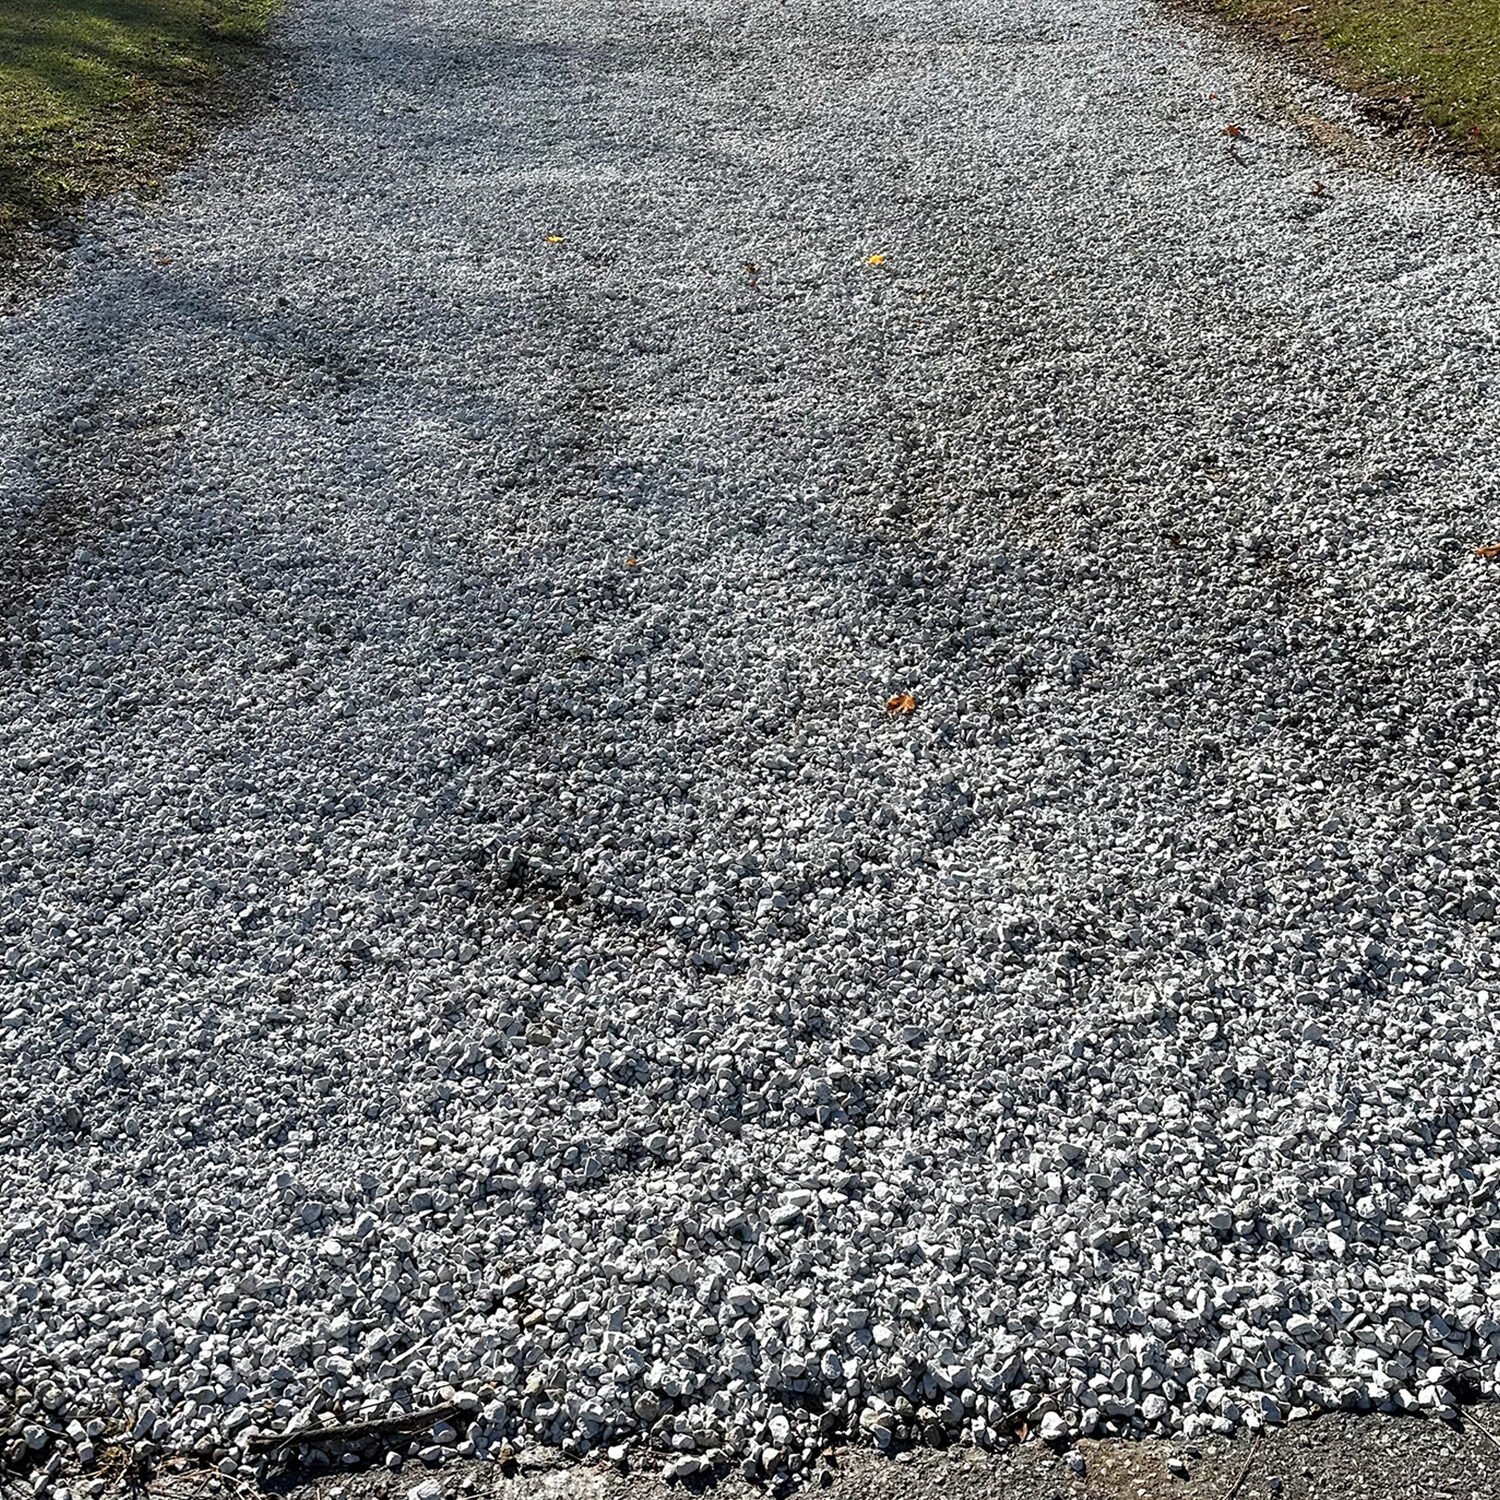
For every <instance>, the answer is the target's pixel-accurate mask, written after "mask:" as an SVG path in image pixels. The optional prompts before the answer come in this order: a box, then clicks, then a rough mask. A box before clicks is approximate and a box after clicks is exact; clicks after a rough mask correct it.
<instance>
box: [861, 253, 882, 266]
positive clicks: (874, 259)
mask: <svg viewBox="0 0 1500 1500" xmlns="http://www.w3.org/2000/svg"><path fill="white" fill-rule="evenodd" d="M865 264H866V265H867V266H883V265H884V264H885V256H883V255H880V254H876V255H867V256H865Z"/></svg>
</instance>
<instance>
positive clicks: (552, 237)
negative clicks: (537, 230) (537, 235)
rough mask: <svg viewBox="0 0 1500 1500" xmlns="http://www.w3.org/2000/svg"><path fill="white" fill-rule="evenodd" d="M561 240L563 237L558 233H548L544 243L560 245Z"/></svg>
mask: <svg viewBox="0 0 1500 1500" xmlns="http://www.w3.org/2000/svg"><path fill="white" fill-rule="evenodd" d="M562 242H563V237H562V236H561V235H560V234H549V235H548V236H547V239H546V243H547V244H549V245H560V244H562Z"/></svg>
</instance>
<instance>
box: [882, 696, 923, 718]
mask: <svg viewBox="0 0 1500 1500" xmlns="http://www.w3.org/2000/svg"><path fill="white" fill-rule="evenodd" d="M885 711H886V712H887V713H888V714H911V713H915V712H916V711H917V700H916V699H915V698H914V697H912V695H911V694H910V693H892V694H891V696H890V697H889V698H887V699H886V700H885Z"/></svg>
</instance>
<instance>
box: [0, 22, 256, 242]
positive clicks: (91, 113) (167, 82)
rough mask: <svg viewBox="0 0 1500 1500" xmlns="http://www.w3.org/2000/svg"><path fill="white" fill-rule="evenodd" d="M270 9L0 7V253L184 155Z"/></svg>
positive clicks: (150, 174)
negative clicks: (25, 234) (19, 237)
mask: <svg viewBox="0 0 1500 1500" xmlns="http://www.w3.org/2000/svg"><path fill="white" fill-rule="evenodd" d="M277 3H278V0H0V249H4V248H5V247H6V244H7V243H8V242H12V241H13V240H14V238H15V236H16V234H17V233H18V232H19V231H21V230H23V229H25V228H27V227H29V226H32V225H36V224H40V223H44V222H46V221H47V220H48V219H51V218H54V217H55V216H57V215H58V214H62V213H66V212H68V211H69V210H70V209H71V208H74V207H76V206H77V204H78V203H79V202H80V201H81V200H82V199H84V198H87V197H91V196H94V195H96V194H99V193H104V192H109V191H110V190H112V189H114V188H118V187H121V186H123V185H125V184H126V183H132V182H141V181H145V180H149V179H150V178H151V177H152V175H153V174H154V173H155V172H157V171H158V170H159V169H161V168H162V167H164V166H166V165H168V164H170V163H172V162H175V161H178V160H180V159H181V158H182V156H183V155H184V154H185V153H186V152H187V151H188V150H189V149H190V148H191V146H192V144H193V141H194V139H195V138H196V134H197V127H198V126H199V124H201V122H202V120H203V119H204V118H205V113H206V111H208V110H210V109H211V108H213V107H214V106H215V105H216V103H217V102H218V92H217V90H216V89H215V84H216V83H217V82H218V81H219V80H220V79H221V78H222V77H223V76H224V74H225V71H226V69H228V68H230V67H232V66H233V65H234V64H236V63H237V62H239V61H240V60H242V59H243V58H244V56H245V55H246V53H247V51H248V49H249V48H250V46H251V44H252V43H253V42H254V40H255V39H256V37H258V36H259V34H260V32H261V30H262V29H263V28H264V26H265V24H266V22H267V21H268V20H269V19H270V17H271V13H272V11H273V10H274V9H275V8H276V5H277Z"/></svg>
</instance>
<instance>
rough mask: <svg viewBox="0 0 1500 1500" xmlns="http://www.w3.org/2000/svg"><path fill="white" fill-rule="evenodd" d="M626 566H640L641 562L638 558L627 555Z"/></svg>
mask: <svg viewBox="0 0 1500 1500" xmlns="http://www.w3.org/2000/svg"><path fill="white" fill-rule="evenodd" d="M625 566H626V567H627V568H638V567H640V562H639V561H638V560H637V559H636V558H633V557H627V558H626V559H625Z"/></svg>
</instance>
